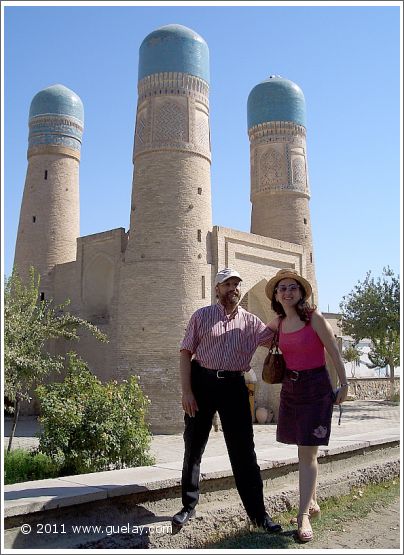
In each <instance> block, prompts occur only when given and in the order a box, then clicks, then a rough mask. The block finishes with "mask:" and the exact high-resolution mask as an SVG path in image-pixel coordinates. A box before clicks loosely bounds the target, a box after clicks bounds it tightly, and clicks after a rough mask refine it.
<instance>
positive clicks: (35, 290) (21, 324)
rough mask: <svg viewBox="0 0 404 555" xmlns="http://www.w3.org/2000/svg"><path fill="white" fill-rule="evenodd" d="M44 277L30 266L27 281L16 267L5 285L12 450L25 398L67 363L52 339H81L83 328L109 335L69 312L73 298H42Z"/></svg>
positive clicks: (97, 334)
mask: <svg viewBox="0 0 404 555" xmlns="http://www.w3.org/2000/svg"><path fill="white" fill-rule="evenodd" d="M39 283H40V276H39V274H37V273H36V272H35V270H34V268H31V269H30V273H29V279H28V282H27V283H23V281H22V280H21V279H20V277H19V276H18V274H17V272H16V271H15V270H14V271H13V273H12V275H11V276H10V277H9V278H6V280H5V286H4V377H5V381H4V383H5V387H4V393H5V395H6V396H7V397H8V398H9V400H10V401H12V403H13V412H14V421H13V426H12V430H11V434H10V440H9V444H8V451H10V449H11V444H12V440H13V437H14V433H15V429H16V426H17V421H18V416H19V411H20V404H21V401H22V400H27V401H30V391H31V390H32V388H33V387H35V386H36V385H38V384H39V383H41V382H42V381H43V379H44V377H45V376H46V375H48V374H50V373H51V372H59V371H60V370H61V369H62V368H63V365H64V357H63V356H62V355H52V354H51V353H50V352H49V351H48V349H47V346H48V345H47V342H48V341H49V340H50V339H57V338H63V339H66V340H72V339H79V336H78V334H77V332H78V330H79V329H81V328H84V329H87V330H88V331H89V332H90V333H92V334H93V335H94V336H95V337H96V338H97V339H98V340H100V341H103V342H105V341H107V337H106V336H105V334H103V333H102V332H101V331H100V330H99V329H98V328H97V327H96V326H94V325H92V324H91V323H90V322H87V321H86V320H83V319H82V318H79V317H78V316H73V315H72V314H70V313H69V312H67V311H66V308H67V306H68V305H69V303H70V301H68V300H66V301H65V302H64V303H63V304H60V305H55V304H54V303H53V301H52V300H39Z"/></svg>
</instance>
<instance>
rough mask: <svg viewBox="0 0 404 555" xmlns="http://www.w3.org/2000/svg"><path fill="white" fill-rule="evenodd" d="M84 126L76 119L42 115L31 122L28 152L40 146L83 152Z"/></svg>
mask: <svg viewBox="0 0 404 555" xmlns="http://www.w3.org/2000/svg"><path fill="white" fill-rule="evenodd" d="M82 136H83V124H82V123H81V122H80V121H79V120H78V119H75V118H71V117H66V116H58V115H52V114H48V115H40V116H35V117H33V118H31V119H30V120H29V137H28V150H30V149H31V148H33V147H35V146H38V145H56V146H65V147H67V148H69V149H73V150H78V151H79V152H80V150H81V139H82Z"/></svg>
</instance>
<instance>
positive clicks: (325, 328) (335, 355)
mask: <svg viewBox="0 0 404 555" xmlns="http://www.w3.org/2000/svg"><path fill="white" fill-rule="evenodd" d="M311 325H312V328H313V329H314V331H315V332H316V333H317V335H318V336H319V338H320V340H321V342H322V344H323V345H324V348H325V350H326V351H327V353H328V354H329V355H330V357H331V360H332V362H333V363H334V367H335V370H336V371H337V374H338V378H339V381H340V384H341V387H340V388H339V390H338V395H337V399H336V404H339V403H341V402H342V401H345V399H346V397H347V395H348V382H347V377H346V372H345V366H344V361H343V360H342V357H341V353H340V352H339V349H338V345H337V342H336V340H335V337H334V333H333V331H332V328H331V326H330V324H329V323H328V322H327V320H326V319H325V318H324V316H323V315H322V314H321V313H320V312H318V311H317V310H315V311H314V312H313V314H312V317H311Z"/></svg>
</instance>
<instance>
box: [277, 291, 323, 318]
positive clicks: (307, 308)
mask: <svg viewBox="0 0 404 555" xmlns="http://www.w3.org/2000/svg"><path fill="white" fill-rule="evenodd" d="M298 285H299V287H300V290H301V292H302V294H303V298H302V299H300V301H299V302H298V303H297V305H296V307H295V308H296V312H297V315H298V316H299V318H300V320H301V321H302V322H310V320H311V315H312V314H313V312H314V311H315V310H316V308H317V307H316V306H315V305H310V304H309V303H308V302H307V300H306V298H305V297H306V290H305V288H304V287H303V285H301V284H300V283H299V282H298ZM277 287H278V284H276V285H275V288H274V292H273V293H272V300H271V305H272V310H274V311H275V312H276V314H278V315H279V316H280V317H281V318H285V317H286V314H285V311H284V310H283V306H282V305H281V303H279V302H278V301H277V300H276V299H275V295H276V288H277Z"/></svg>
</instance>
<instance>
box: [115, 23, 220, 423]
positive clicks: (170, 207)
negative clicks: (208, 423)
mask: <svg viewBox="0 0 404 555" xmlns="http://www.w3.org/2000/svg"><path fill="white" fill-rule="evenodd" d="M133 163H134V172H133V189H132V205H131V218H130V232H129V241H128V246H127V249H126V253H125V260H124V264H123V266H122V270H121V287H120V301H119V312H120V321H119V352H120V372H121V373H122V375H125V374H127V373H135V374H138V375H140V378H141V384H142V386H143V388H144V390H145V392H146V394H147V395H148V396H149V398H150V400H151V407H150V413H149V414H150V422H151V425H152V429H153V430H154V431H155V432H159V431H164V433H167V432H168V431H178V430H181V429H182V427H183V411H182V408H181V401H180V396H181V393H180V390H181V388H180V377H179V346H180V342H181V340H182V337H183V335H184V331H185V327H186V325H187V322H188V320H189V317H190V316H191V314H192V313H193V312H194V311H195V310H196V309H197V308H200V307H202V306H205V305H207V304H210V302H211V264H210V262H211V254H210V232H211V229H212V216H211V186H210V165H211V152H210V130H209V52H208V47H207V44H206V43H205V41H204V40H203V39H202V38H201V37H200V36H199V35H198V34H196V33H195V32H194V31H192V30H191V29H188V28H186V27H183V26H181V25H167V26H165V27H162V28H160V29H157V30H156V31H154V32H152V33H151V34H150V35H148V36H147V37H146V38H145V39H144V41H143V42H142V45H141V47H140V57H139V83H138V105H137V118H136V131H135V142H134V153H133Z"/></svg>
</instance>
